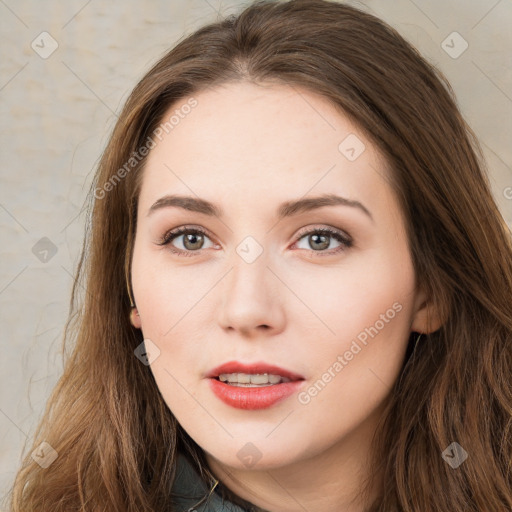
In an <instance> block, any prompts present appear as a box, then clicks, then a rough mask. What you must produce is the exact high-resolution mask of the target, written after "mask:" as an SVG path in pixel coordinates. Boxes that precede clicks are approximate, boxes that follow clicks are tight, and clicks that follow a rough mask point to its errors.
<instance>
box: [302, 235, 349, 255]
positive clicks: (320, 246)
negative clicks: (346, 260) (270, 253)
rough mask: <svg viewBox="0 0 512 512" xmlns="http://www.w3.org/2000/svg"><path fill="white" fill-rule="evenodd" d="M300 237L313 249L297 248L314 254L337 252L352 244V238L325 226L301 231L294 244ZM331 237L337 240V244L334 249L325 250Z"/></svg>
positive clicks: (329, 243)
mask: <svg viewBox="0 0 512 512" xmlns="http://www.w3.org/2000/svg"><path fill="white" fill-rule="evenodd" d="M302 239H305V240H306V242H307V244H308V245H309V247H313V249H308V247H299V249H306V250H309V251H311V252H312V253H313V254H314V255H315V256H323V255H324V254H333V253H337V252H339V251H343V250H344V249H346V248H348V247H351V246H352V240H351V238H350V237H348V236H347V235H344V234H343V233H341V232H338V231H334V230H332V229H327V228H321V229H313V230H310V231H307V232H305V233H303V234H302V235H301V236H300V238H299V240H298V241H297V242H296V243H295V245H297V244H298V243H299V242H300V241H301V240H302ZM332 239H335V240H337V241H338V242H339V245H338V246H337V247H335V248H334V249H333V248H331V250H329V251H326V250H325V249H327V248H329V246H330V245H331V241H332ZM315 253H316V254H315Z"/></svg>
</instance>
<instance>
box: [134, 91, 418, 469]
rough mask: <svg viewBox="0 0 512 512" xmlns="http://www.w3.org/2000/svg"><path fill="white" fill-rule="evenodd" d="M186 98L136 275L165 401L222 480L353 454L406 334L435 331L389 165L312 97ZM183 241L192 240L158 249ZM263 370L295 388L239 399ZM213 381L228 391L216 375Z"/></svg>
mask: <svg viewBox="0 0 512 512" xmlns="http://www.w3.org/2000/svg"><path fill="white" fill-rule="evenodd" d="M187 100H191V99H190V98H188V99H187ZM187 100H183V101H180V102H179V103H177V104H175V105H173V106H172V108H171V109H169V111H168V113H167V114H166V116H165V121H168V120H169V118H171V116H172V115H173V113H174V114H176V117H175V118H173V119H174V121H173V122H172V123H170V124H168V125H167V127H166V129H160V130H159V131H158V132H155V133H157V134H158V136H155V137H154V142H155V143H156V145H155V146H154V148H153V149H152V150H151V152H150V154H149V156H148V160H147V163H146V168H145V170H144V175H143V181H142V188H141V192H140V197H139V204H138V219H137V232H136V239H135V246H134V255H133V263H132V282H133V291H134V298H135V302H136V305H137V308H138V312H139V315H140V316H139V318H138V319H137V324H136V325H137V327H140V328H141V329H142V332H143V335H144V338H145V339H146V340H151V341H150V342H149V341H146V348H147V350H148V352H149V353H150V356H149V357H150V361H152V362H151V366H150V369H151V371H152V372H153V374H154V377H155V380H156V383H157V385H158V387H159V389H160V391H161V393H162V396H163V398H164V400H165V401H166V403H167V405H168V406H169V408H170V410H171V411H172V412H173V414H174V415H175V417H176V418H177V419H178V421H179V423H180V424H181V425H182V427H183V428H184V429H185V430H186V431H187V432H188V434H189V435H190V436H191V437H192V438H193V439H194V440H195V441H196V442H197V443H198V444H199V445H200V446H201V447H202V448H203V449H204V450H205V452H207V454H209V455H210V456H211V457H213V458H214V459H216V460H218V461H220V462H221V463H223V464H226V465H228V466H231V467H237V468H250V467H255V468H256V467H257V468H264V467H266V468H271V467H280V466H285V465H287V464H292V463H295V462H300V461H304V460H306V459H309V458H311V457H317V456H320V455H321V454H327V453H330V454H331V455H332V454H333V453H335V452H334V450H335V449H336V448H341V447H343V446H345V447H347V446H348V444H347V443H349V441H350V442H351V443H353V442H354V440H356V439H357V440H358V442H359V443H361V446H363V445H364V442H363V439H366V440H368V439H369V435H370V433H371V432H372V428H373V427H374V425H375V422H376V420H377V418H378V417H379V414H380V412H381V409H382V406H383V403H384V400H385V398H386V397H387V396H388V394H389V393H390V388H391V386H392V385H393V383H394V381H395V380H396V379H397V377H398V375H399V372H400V369H401V365H402V363H403V358H404V355H405V350H406V345H407V341H408V338H409V334H410V332H411V331H418V332H425V331H426V329H427V325H426V321H425V319H426V307H425V304H424V302H423V295H422V293H421V291H420V290H418V289H416V283H415V275H414V271H413V265H412V261H411V257H410V254H409V251H408V245H407V239H406V233H405V228H404V220H403V217H402V213H401V211H400V209H399V207H398V204H397V201H396V199H395V197H394V195H393V193H392V190H391V187H390V185H389V183H388V181H387V179H388V178H387V176H388V171H387V170H386V168H385V162H384V160H383V159H382V157H381V156H380V155H379V153H378V152H377V150H376V148H375V147H374V145H372V143H371V142H370V140H368V139H367V138H366V137H365V136H364V135H363V133H361V131H360V130H359V129H358V127H357V126H355V125H354V124H353V123H352V122H350V120H349V119H348V118H347V117H345V116H344V115H341V114H340V113H339V112H338V111H337V110H335V109H334V108H333V107H332V106H331V105H330V104H329V103H328V102H327V101H326V100H325V99H323V98H322V97H320V96H317V95H315V94H313V93H311V92H308V91H306V90H298V89H296V88H290V87H287V86H284V85H275V84H274V85H265V86H263V87H262V86H256V85H253V84H248V83H231V84H227V85H223V86H220V87H216V88H213V89H210V90H208V91H204V92H201V93H199V94H197V95H196V96H195V101H189V103H187ZM187 104H188V105H192V104H193V105H194V107H193V108H189V107H183V106H185V105H187ZM182 107H183V108H182ZM176 110H177V111H178V113H175V111H176ZM166 132H167V133H166ZM160 139H161V140H160ZM167 196H180V197H183V198H185V197H186V198H187V199H186V200H185V199H182V200H181V202H176V201H174V202H172V201H170V200H169V201H167V203H166V201H165V199H163V198H165V197H167ZM334 196H339V197H340V198H344V199H341V200H338V201H332V202H329V201H327V200H324V202H323V203H322V201H321V200H320V198H321V197H334ZM206 202H208V203H209V204H208V205H206V204H205V203H206ZM171 203H172V204H171ZM179 204H181V205H182V206H181V207H180V206H179ZM210 204H211V205H213V206H210ZM177 228H187V229H190V230H191V231H190V232H187V233H185V234H183V233H177V234H176V235H175V236H174V238H171V239H169V238H167V240H168V244H167V245H159V244H160V242H161V241H162V239H163V238H165V236H166V234H168V232H169V231H171V230H175V229H177ZM194 229H196V230H198V229H199V230H201V231H203V232H204V234H203V233H201V232H197V231H193V230H194ZM321 230H330V232H322V231H321ZM155 346H156V347H157V348H158V350H156V349H155ZM228 362H234V363H233V365H231V366H230V367H226V368H224V369H221V370H217V371H216V370H215V369H216V368H218V367H219V365H223V364H224V363H228ZM141 364H142V363H141ZM251 364H259V365H260V366H259V367H253V368H250V367H245V368H244V366H243V365H251ZM261 365H262V366H261ZM265 365H267V366H272V367H278V368H265ZM237 370H238V371H237ZM243 370H246V371H245V372H244V371H243ZM265 370H267V371H266V373H270V374H271V375H276V379H277V377H283V376H285V377H286V376H288V378H290V377H292V378H291V381H290V382H288V383H286V382H282V380H283V379H280V380H279V382H280V383H277V384H271V383H270V382H269V383H267V384H266V385H262V384H258V383H259V382H262V381H259V380H258V378H257V377H254V379H253V381H254V382H253V381H251V383H252V386H250V387H248V386H247V385H245V386H240V385H237V384H244V383H247V382H248V381H250V379H251V376H249V375H248V374H251V373H252V374H259V373H265ZM223 372H224V375H223V377H222V379H224V380H225V379H226V378H227V379H229V378H230V377H231V380H233V383H232V384H229V383H224V382H221V380H220V379H219V380H218V379H216V378H215V379H214V378H212V377H210V375H212V374H213V376H215V377H218V375H219V373H223ZM287 372H289V373H287ZM238 373H241V374H242V375H240V376H238V375H236V374H238ZM227 374H229V375H227ZM282 374H285V375H282ZM272 379H273V377H272ZM295 379H298V380H295ZM284 380H286V379H284ZM352 446H354V445H353V444H352Z"/></svg>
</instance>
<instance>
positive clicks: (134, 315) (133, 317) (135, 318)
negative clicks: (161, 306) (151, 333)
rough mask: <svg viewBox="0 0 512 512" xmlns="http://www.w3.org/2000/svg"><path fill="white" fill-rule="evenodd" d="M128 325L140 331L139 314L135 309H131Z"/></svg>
mask: <svg viewBox="0 0 512 512" xmlns="http://www.w3.org/2000/svg"><path fill="white" fill-rule="evenodd" d="M130 323H131V324H132V325H133V327H135V328H137V329H140V328H141V325H142V324H141V321H140V316H139V312H138V311H137V308H136V307H133V308H132V310H131V312H130Z"/></svg>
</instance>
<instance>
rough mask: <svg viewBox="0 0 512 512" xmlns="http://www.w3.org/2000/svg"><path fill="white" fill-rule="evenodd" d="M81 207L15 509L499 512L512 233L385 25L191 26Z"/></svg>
mask: <svg viewBox="0 0 512 512" xmlns="http://www.w3.org/2000/svg"><path fill="white" fill-rule="evenodd" d="M90 197H91V212H92V215H91V221H90V226H89V228H88V230H87V234H86V239H85V242H84V248H83V253H82V259H81V262H80V265H79V269H78V271H77V279H76V283H75V287H74V290H73V297H72V306H73V307H72V311H71V315H70V320H69V321H68V325H67V329H66V337H67V339H68V340H69V341H70V342H71V341H72V342H73V350H72V353H71V356H70V357H69V359H68V361H67V365H66V368H65V372H64V374H63V376H62V378H61V380H60V382H59V384H58V386H57V388H56V389H55V391H54V393H53V395H52V396H51V398H50V400H49V403H48V408H47V411H46V413H45V417H44V421H43V422H42V423H41V425H40V426H39V429H38V431H37V435H36V438H35V440H34V444H33V446H32V447H31V450H30V453H28V454H27V457H26V459H25V461H24V464H23V467H22V468H21V469H20V471H19V473H18V475H17V478H16V481H15V483H14V487H13V492H12V511H14V512H21V511H23V512H31V511H34V512H35V511H38V512H43V511H52V512H60V511H62V512H64V511H66V512H69V511H84V512H85V511H91V512H92V511H94V512H99V511H109V512H112V511H119V512H121V511H122V512H127V511H129V512H141V511H148V512H149V511H152V512H156V511H158V512H160V511H163V510H166V511H180V512H181V511H186V510H188V511H192V510H198V511H207V510H209V511H212V510H217V511H220V510H234V511H239V512H240V511H243V510H254V511H255V510H268V511H272V512H298V511H304V510H309V511H318V510H325V511H335V512H363V511H365V512H366V511H371V512H377V511H380V512H391V511H407V512H413V511H414V512H417V511H424V512H427V511H428V512H446V511H447V510H449V511H450V512H468V511H479V512H484V511H485V512H503V511H505V510H512V490H511V489H512V432H511V427H512V382H511V374H512V310H511V304H512V244H511V235H510V231H509V230H508V229H507V227H506V225H505V222H504V221H503V219H502V217H501V216H500V213H499V211H498V208H497V206H496V203H495V201H494V199H493V197H492V194H491V192H490V187H489V183H488V179H487V175H486V173H485V168H484V164H483V159H482V155H481V151H480V149H479V146H478V143H477V141H476V140H475V137H474V135H473V133H472V131H471V130H470V128H469V127H468V126H467V125H466V123H465V121H464V120H463V118H462V117H461V114H460V113H459V111H458V110H457V107H456V105H455V101H454V97H453V93H452V90H451V88H450V86H449V84H448V83H447V82H446V80H445V79H444V77H443V76H442V75H441V73H439V72H438V71H437V70H435V69H433V68H432V67H431V66H430V65H429V64H427V63H426V61H425V60H424V59H423V58H422V57H421V56H420V55H419V54H418V53H417V51H416V50H415V49H414V48H412V47H411V46H410V45H409V44H408V43H406V42H405V41H404V39H403V38H402V37H401V36H400V35H399V34H398V33H396V32H395V31H394V30H393V29H392V28H390V27H389V26H387V25H386V24H385V23H383V22H382V21H380V20H378V19H376V18H375V17H373V16H371V15H369V14H366V13H364V12H361V11H359V10H356V9H355V8H352V7H349V6H346V5H341V4H339V3H335V2H327V1H323V0H295V1H291V2H258V3H254V4H252V5H251V6H249V7H247V8H246V9H245V10H244V11H243V12H242V13H241V14H240V15H239V16H237V17H230V18H228V19H226V20H223V21H220V22H218V23H213V24H211V25H208V26H206V27H203V28H201V29H200V30H198V31H196V32H195V33H194V34H192V35H190V36H189V37H187V38H186V39H184V40H183V41H181V42H180V43H179V44H178V45H177V46H176V47H175V48H173V49H172V50H171V51H170V52H169V53H168V54H167V55H165V56H164V57H163V58H162V59H161V60H160V61H159V62H158V63H157V64H156V65H155V66H154V67H153V69H151V70H150V71H149V72H148V73H147V75H146V76H145V77H144V78H143V79H142V80H141V81H140V83H139V84H138V85H137V86H136V87H135V89H134V91H133V92H132V94H131V96H130V98H129V99H128V101H127V103H126V105H125V107H124V109H123V111H122V113H121V115H120V117H119V121H118V123H117V125H116V127H115V129H114V132H113V134H112V137H111V139H110V142H109V144H108V146H107V148H106V150H105V153H104V155H103V158H102V160H101V162H100V165H99V168H98V172H97V175H96V178H95V180H94V183H93V187H92V189H91V195H90ZM82 287H84V288H85V289H86V291H87V293H85V294H83V298H82V299H81V300H79V291H80V289H81V288H82Z"/></svg>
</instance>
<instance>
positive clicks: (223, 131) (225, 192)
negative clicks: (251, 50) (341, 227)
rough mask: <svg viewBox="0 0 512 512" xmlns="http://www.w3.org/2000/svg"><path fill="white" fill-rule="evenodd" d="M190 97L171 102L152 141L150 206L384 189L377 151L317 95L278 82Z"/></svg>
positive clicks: (144, 193) (145, 192) (146, 183)
mask: <svg viewBox="0 0 512 512" xmlns="http://www.w3.org/2000/svg"><path fill="white" fill-rule="evenodd" d="M192 99H193V100H194V102H193V103H192V102H191V98H190V97H188V98H184V99H182V100H180V101H179V102H176V103H175V104H173V105H172V106H171V107H170V108H169V109H168V110H167V112H166V114H165V115H164V117H163V123H162V124H161V125H160V127H161V130H160V132H159V137H158V138H156V137H154V141H155V143H156V145H155V147H154V148H153V149H152V150H151V151H150V153H149V156H148V159H147V162H146V166H145V169H144V175H143V179H142V189H141V196H140V204H145V205H146V208H148V207H149V205H148V204H146V203H148V202H149V201H151V200H153V201H154V200H156V199H157V196H158V197H159V196H160V195H163V194H164V193H171V192H174V193H186V194H189V195H190V194H191V193H193V194H197V195H200V196H201V197H205V198H206V199H210V200H211V201H212V202H216V200H217V197H218V196H219V195H220V196H222V197H229V198H230V199H231V200H232V201H233V200H234V199H235V198H237V197H238V198H240V201H242V199H243V204H244V205H248V204H250V203H252V204H254V205H255V206H258V205H259V206H260V207H261V206H262V205H263V204H262V199H265V201H270V200H271V199H272V198H273V197H274V196H275V198H276V200H277V198H281V199H283V198H290V197H301V196H304V195H306V194H308V193H309V192H310V191H311V192H312V193H314V192H318V193H324V192H332V193H340V194H343V195H345V196H351V195H352V196H359V197H360V198H363V197H366V198H368V197H370V196H371V195H372V194H373V195H375V194H381V193H382V187H383V186H387V184H386V182H385V180H383V177H384V178H385V174H386V171H385V170H384V167H385V162H384V159H383V158H382V157H381V155H380V154H379V152H378V151H377V149H376V148H375V147H374V145H373V144H372V143H371V142H370V141H369V140H368V139H367V138H366V136H365V135H364V134H363V133H362V132H361V130H360V129H359V128H358V127H357V125H355V124H354V123H353V122H352V121H351V120H350V119H349V118H348V117H347V116H345V115H343V114H342V112H341V111H340V110H339V109H336V108H335V107H334V106H333V105H332V104H331V103H330V102H329V101H328V100H327V99H326V98H323V97H322V96H320V95H318V94H315V93H313V92H311V91H308V90H305V89H301V88H297V87H290V86H287V85H281V84H264V85H256V84H252V83H247V82H235V83H228V84H223V85H221V86H217V87H215V88H211V89H207V90H205V91H202V92H199V93H197V94H195V95H194V96H193V97H192ZM187 105H194V106H193V107H192V108H191V107H188V106H187ZM171 119H172V122H169V120H171ZM166 122H167V125H165V124H164V123H166ZM347 141H348V142H347ZM347 149H349V150H350V149H354V150H355V151H356V157H357V158H355V159H354V158H348V157H353V154H354V151H352V154H351V153H348V154H347V153H346V150H347ZM358 153H360V154H359V155H358ZM347 156H348V157H347Z"/></svg>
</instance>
